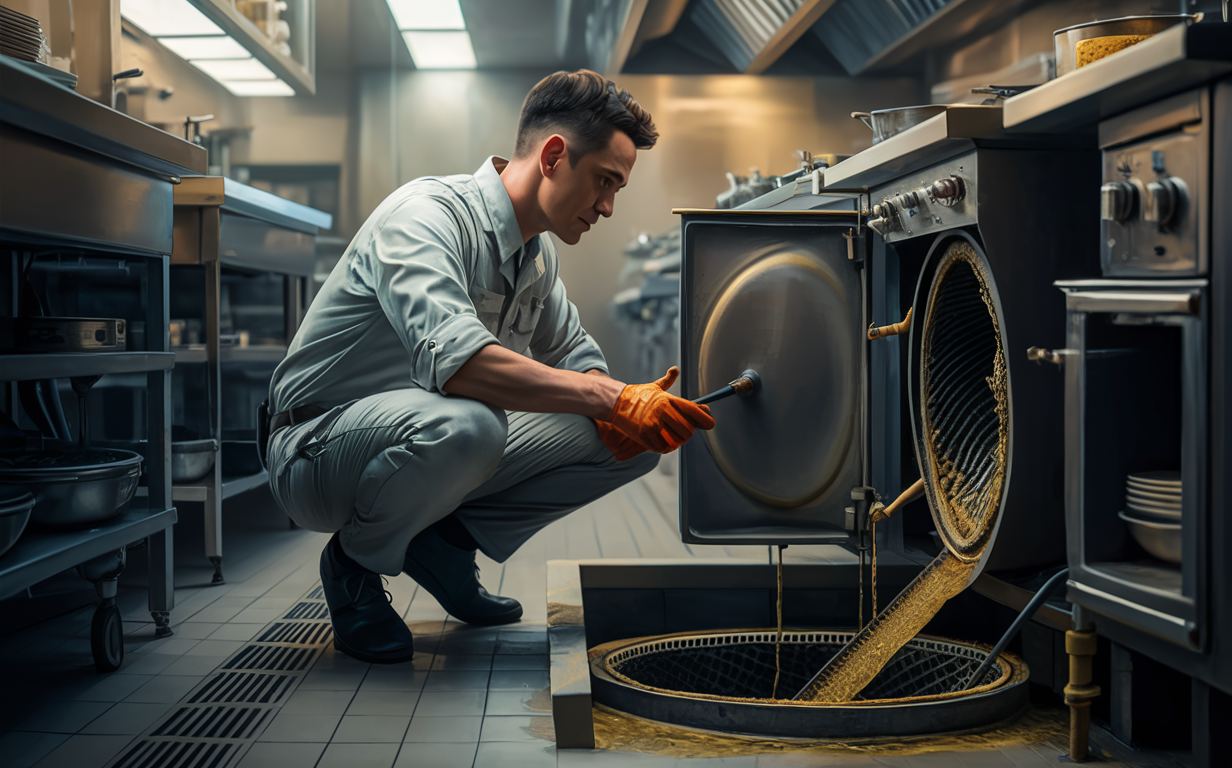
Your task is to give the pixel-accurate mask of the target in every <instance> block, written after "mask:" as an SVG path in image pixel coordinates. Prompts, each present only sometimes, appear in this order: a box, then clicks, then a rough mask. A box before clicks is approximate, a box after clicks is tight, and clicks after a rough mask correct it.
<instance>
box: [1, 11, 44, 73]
mask: <svg viewBox="0 0 1232 768" xmlns="http://www.w3.org/2000/svg"><path fill="white" fill-rule="evenodd" d="M46 48H47V41H46V39H45V38H44V37H43V28H42V27H40V26H39V21H38V19H36V18H34V17H33V16H27V15H25V14H24V13H18V12H17V11H14V10H13V9H11V8H6V7H4V6H0V53H3V54H4V55H5V56H12V57H13V58H14V59H21V60H22V61H43V62H44V63H45V62H46V56H45V55H44V51H45V49H46Z"/></svg>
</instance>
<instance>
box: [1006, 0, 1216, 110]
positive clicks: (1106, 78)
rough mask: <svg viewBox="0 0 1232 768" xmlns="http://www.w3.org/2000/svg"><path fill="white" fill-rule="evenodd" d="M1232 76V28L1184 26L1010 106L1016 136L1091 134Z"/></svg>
mask: <svg viewBox="0 0 1232 768" xmlns="http://www.w3.org/2000/svg"><path fill="white" fill-rule="evenodd" d="M1228 72H1232V26H1230V25H1228V24H1222V23H1215V22H1210V23H1202V24H1193V25H1185V24H1180V25H1178V26H1175V27H1172V28H1171V29H1168V30H1165V31H1163V32H1161V33H1159V34H1158V35H1155V36H1154V37H1152V38H1151V39H1150V40H1146V41H1143V42H1141V43H1138V44H1137V45H1135V46H1133V47H1132V48H1130V49H1128V50H1125V51H1121V52H1118V53H1116V54H1115V55H1112V56H1109V57H1108V58H1106V59H1102V60H1100V61H1097V62H1094V63H1093V64H1089V65H1087V66H1085V67H1083V68H1081V69H1076V70H1074V71H1073V72H1070V73H1069V74H1066V75H1063V76H1061V77H1058V78H1057V79H1056V80H1053V81H1052V82H1049V83H1044V84H1043V85H1041V86H1038V87H1036V88H1032V89H1031V90H1029V91H1027V92H1025V93H1022V94H1019V95H1017V96H1014V97H1011V98H1009V99H1006V100H1005V105H1004V108H1003V109H1004V121H1005V129H1006V130H1007V131H1010V132H1013V133H1023V132H1033V133H1069V132H1073V131H1081V130H1087V131H1088V132H1090V133H1092V134H1093V133H1094V131H1095V126H1096V124H1097V123H1098V122H1099V121H1100V120H1104V119H1106V118H1109V117H1113V116H1114V115H1118V114H1120V113H1122V112H1125V111H1128V110H1130V109H1133V108H1134V107H1137V106H1139V105H1142V104H1146V103H1148V102H1151V101H1155V100H1157V99H1161V98H1163V97H1165V96H1170V95H1172V94H1174V93H1180V92H1181V91H1185V90H1188V89H1190V88H1195V87H1197V86H1199V85H1201V84H1202V83H1205V82H1209V81H1210V80H1213V79H1215V78H1217V77H1219V76H1220V75H1223V74H1226V73H1228Z"/></svg>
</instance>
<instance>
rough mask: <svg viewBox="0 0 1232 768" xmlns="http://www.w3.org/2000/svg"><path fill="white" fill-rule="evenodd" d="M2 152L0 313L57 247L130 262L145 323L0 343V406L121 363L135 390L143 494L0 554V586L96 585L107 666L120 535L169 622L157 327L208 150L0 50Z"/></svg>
mask: <svg viewBox="0 0 1232 768" xmlns="http://www.w3.org/2000/svg"><path fill="white" fill-rule="evenodd" d="M0 156H3V157H4V158H5V162H4V177H5V178H4V184H3V185H0V285H2V286H3V289H0V313H3V314H7V315H9V316H14V315H16V313H17V310H18V297H19V291H20V285H21V284H22V282H23V281H24V277H23V276H24V274H25V271H24V270H19V267H21V266H22V265H23V264H24V265H31V264H33V261H32V260H33V259H34V258H35V254H38V255H39V257H40V260H42V259H49V258H52V254H65V255H68V256H69V257H70V258H77V259H87V258H88V259H90V260H96V261H97V262H98V263H100V264H106V265H111V266H114V267H115V268H116V269H117V271H123V270H134V271H135V274H134V276H133V277H132V278H131V279H130V280H129V282H128V284H127V290H129V291H130V292H131V293H130V294H129V296H130V297H131V298H130V299H129V303H128V304H127V305H126V308H125V309H124V310H123V311H125V312H127V313H129V317H128V318H127V319H128V320H130V321H141V322H144V329H143V333H142V335H141V338H142V339H143V340H139V339H138V337H136V336H135V335H130V337H129V344H130V346H131V347H137V348H136V349H131V350H130V351H126V352H110V353H77V354H68V353H65V354H56V353H51V354H10V355H0V409H3V410H4V412H5V413H7V414H8V415H10V416H11V417H14V418H16V417H18V416H19V415H20V413H21V412H22V411H21V408H20V405H19V398H18V395H17V391H16V390H17V387H16V386H15V385H14V384H13V382H17V381H30V380H37V381H45V380H48V379H52V380H54V379H60V378H73V377H82V376H107V375H111V374H123V375H124V381H125V386H130V387H135V388H137V389H144V406H143V407H142V408H140V410H139V411H137V412H135V413H134V417H135V421H140V423H141V424H143V425H144V426H143V429H144V434H143V435H141V436H142V437H144V439H145V443H144V456H145V462H144V468H145V472H144V477H143V483H144V487H145V490H146V496H145V498H144V500H134V501H133V502H132V503H130V504H129V506H128V507H127V509H126V510H125V511H123V512H122V513H120V514H119V515H118V516H116V517H114V518H112V519H111V520H108V521H104V522H100V523H97V524H94V525H92V526H90V527H88V528H84V529H78V530H71V531H58V530H57V531H50V530H38V529H36V528H31V529H28V530H27V531H26V532H25V533H24V534H23V536H22V537H21V538H20V539H19V540H18V541H17V542H16V544H15V545H14V546H13V547H12V549H10V550H9V551H8V552H6V553H4V555H2V556H0V598H3V597H8V596H11V595H13V594H17V593H20V592H21V591H22V590H23V589H26V588H28V587H30V586H31V585H34V584H36V583H38V582H40V581H42V580H44V579H46V578H47V577H49V576H51V575H54V574H56V573H59V572H61V571H63V570H65V569H67V568H71V567H76V568H77V571H78V573H79V574H80V575H81V576H82V577H83V578H86V579H87V580H89V581H91V582H93V583H94V584H95V588H96V589H97V591H98V594H99V596H100V597H101V598H102V603H101V604H100V606H99V608H98V609H97V610H96V612H95V617H94V622H93V626H92V632H91V648H92V650H93V652H94V660H95V665H96V667H97V668H98V669H99V671H110V670H114V669H116V668H117V667H119V665H120V663H121V661H122V660H123V652H124V646H123V627H122V624H121V620H120V615H119V611H118V609H117V608H116V605H115V595H116V589H117V579H118V577H119V575H120V573H121V571H122V570H123V568H124V565H125V562H126V557H127V547H128V545H130V544H132V543H134V542H139V541H142V540H144V541H145V542H146V547H145V549H146V553H147V556H148V558H149V575H148V579H149V581H148V584H149V609H150V614H151V616H152V617H153V619H154V624H155V632H156V634H157V635H158V636H160V637H161V636H166V635H170V634H172V631H171V627H170V613H171V609H172V607H173V606H174V604H175V592H174V587H175V584H174V579H173V575H174V571H173V547H172V542H173V534H172V531H173V526H174V524H175V522H176V516H177V513H176V509H175V508H174V507H173V506H172V500H171V453H170V448H171V368H172V366H173V365H174V362H175V356H174V355H173V354H172V353H171V351H170V350H169V348H168V337H167V327H168V317H169V299H168V289H169V277H170V262H169V255H170V253H171V250H172V248H171V246H172V237H171V231H172V220H171V219H172V198H173V193H172V188H173V186H174V185H175V184H177V183H179V180H180V178H181V177H182V176H183V175H186V174H193V173H201V172H204V171H205V168H206V153H205V150H204V149H202V148H201V147H198V146H194V145H192V144H190V143H188V142H185V141H182V140H180V139H177V138H175V137H174V136H170V135H168V134H166V133H164V132H162V131H159V130H158V129H156V128H153V127H151V126H148V125H145V124H143V123H141V122H139V121H137V120H133V119H132V118H129V117H127V116H126V115H123V114H120V113H119V112H116V111H115V110H112V109H109V108H107V107H105V106H103V105H101V104H98V103H96V102H94V101H91V100H90V99H87V98H85V97H84V96H81V95H79V94H76V93H74V92H73V91H71V90H69V89H67V88H64V87H62V86H59V85H57V84H56V83H54V82H53V81H51V80H48V79H47V78H45V77H42V76H40V75H37V74H33V73H31V72H29V71H27V70H25V69H22V68H21V67H18V66H14V65H13V64H11V63H9V62H8V61H6V60H4V57H0ZM134 212H140V215H134ZM56 258H60V257H56ZM111 266H109V267H108V268H109V269H110V268H111ZM91 294H93V295H95V296H97V295H100V294H98V290H97V284H96V283H94V282H92V281H89V280H84V281H81V282H80V283H78V284H77V286H76V293H75V294H74V296H75V299H74V300H75V301H79V300H81V297H83V296H87V297H88V296H89V295H91ZM117 311H120V310H117ZM131 326H132V323H131V322H130V327H131ZM53 391H54V390H53Z"/></svg>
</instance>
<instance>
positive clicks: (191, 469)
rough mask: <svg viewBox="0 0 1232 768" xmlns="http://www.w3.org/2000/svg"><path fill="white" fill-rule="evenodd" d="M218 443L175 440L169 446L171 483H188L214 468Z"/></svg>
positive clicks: (209, 439) (208, 439) (210, 440)
mask: <svg viewBox="0 0 1232 768" xmlns="http://www.w3.org/2000/svg"><path fill="white" fill-rule="evenodd" d="M217 456H218V441H217V440H214V439H212V438H208V437H207V438H204V439H202V440H177V441H175V442H173V443H172V444H171V482H173V483H190V482H192V481H194V480H200V479H201V478H203V477H205V476H206V475H207V474H208V473H209V471H210V470H211V469H213V468H214V460H215V458H216V457H217Z"/></svg>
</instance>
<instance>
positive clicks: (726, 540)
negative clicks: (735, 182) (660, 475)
mask: <svg viewBox="0 0 1232 768" xmlns="http://www.w3.org/2000/svg"><path fill="white" fill-rule="evenodd" d="M851 216H853V214H847V213H835V212H826V213H818V212H811V213H801V214H777V213H775V214H772V213H764V212H763V213H758V212H737V211H731V212H706V213H697V214H686V215H685V216H684V221H683V224H682V226H683V243H682V248H683V263H682V273H681V296H682V307H681V316H682V318H683V323H684V326H683V327H682V329H681V340H682V346H683V350H682V363H683V364H682V366H681V367H682V387H683V392H684V396H686V397H689V398H696V397H698V396H700V395H702V394H705V393H707V392H712V391H714V390H716V389H719V388H721V387H723V386H724V385H726V384H727V383H728V382H729V381H731V380H732V379H734V378H736V377H737V376H739V375H740V373H741V372H742V371H744V370H746V369H752V370H754V371H756V372H757V374H758V376H759V377H760V388H759V389H758V390H757V391H756V392H755V393H754V394H753V395H750V396H749V397H744V398H729V399H727V400H723V401H720V402H717V403H714V404H713V405H712V406H711V408H712V412H713V414H714V418H715V421H716V426H715V428H714V429H713V430H711V431H709V432H706V433H702V434H701V436H700V439H694V440H692V441H690V442H689V443H688V444H686V445H685V447H684V448H682V449H681V535H682V537H683V539H684V540H685V541H686V542H690V543H713V544H771V543H774V544H790V543H832V542H839V541H846V540H847V534H846V533H845V531H844V527H843V524H844V515H845V512H844V510H845V508H846V507H848V506H850V505H851V490H852V488H856V487H859V486H861V485H862V484H863V483H862V477H863V457H862V454H861V442H862V441H861V437H862V435H863V431H864V428H863V400H864V398H863V381H864V377H863V374H862V370H863V366H862V356H863V342H862V339H863V330H862V329H863V328H864V325H865V323H864V314H865V313H864V291H863V288H862V282H861V272H860V271H859V270H858V269H857V267H856V265H855V264H854V263H853V261H852V260H851V259H849V258H848V253H849V246H848V241H847V240H846V239H845V237H844V236H845V235H849V233H850V231H851V230H852V229H853V228H854V227H855V222H854V219H853V218H850V217H851Z"/></svg>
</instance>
